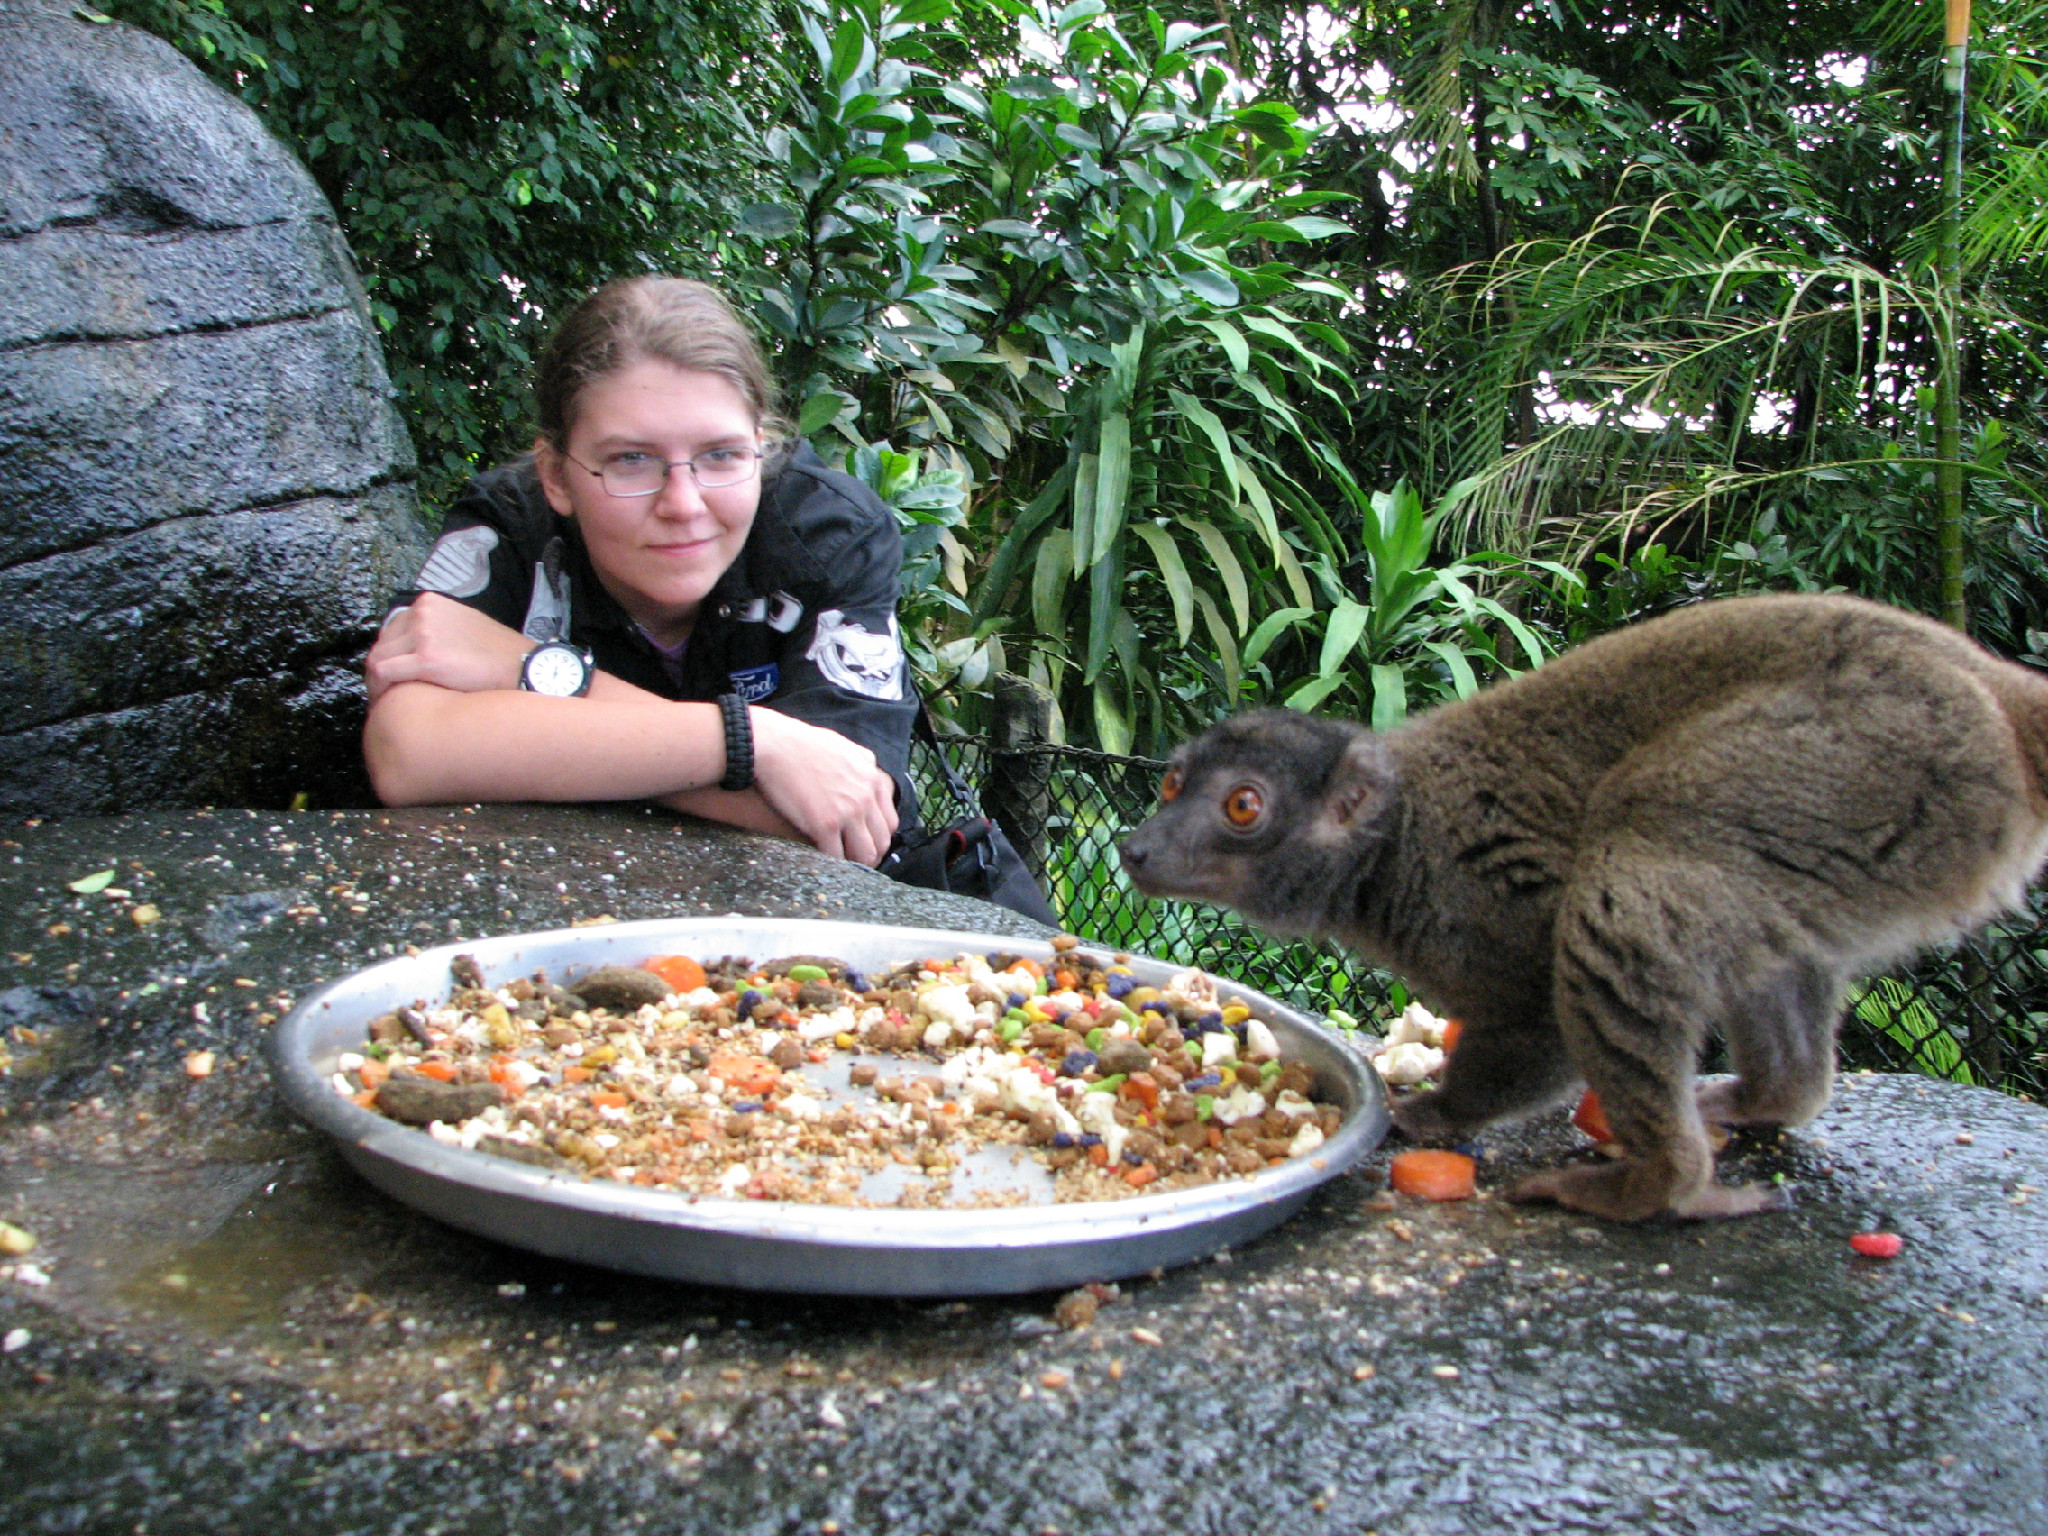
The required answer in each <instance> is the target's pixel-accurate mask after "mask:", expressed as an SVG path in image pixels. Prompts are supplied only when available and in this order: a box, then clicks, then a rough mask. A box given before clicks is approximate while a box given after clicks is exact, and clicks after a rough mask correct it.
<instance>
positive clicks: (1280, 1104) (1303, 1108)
mask: <svg viewBox="0 0 2048 1536" xmlns="http://www.w3.org/2000/svg"><path fill="white" fill-rule="evenodd" d="M1273 1107H1274V1108H1275V1109H1277V1110H1279V1111H1280V1113H1281V1114H1283V1115H1286V1116H1288V1117H1289V1118H1290V1119H1294V1120H1299V1119H1300V1118H1301V1117H1302V1116H1303V1115H1313V1114H1314V1113H1315V1112H1316V1107H1315V1105H1313V1104H1311V1103H1309V1101H1308V1100H1307V1099H1305V1098H1303V1097H1302V1096H1301V1095H1300V1094H1298V1093H1296V1092H1295V1091H1294V1090H1293V1089H1292V1088H1282V1089H1281V1090H1280V1095H1279V1097H1278V1098H1276V1099H1274V1100H1273Z"/></svg>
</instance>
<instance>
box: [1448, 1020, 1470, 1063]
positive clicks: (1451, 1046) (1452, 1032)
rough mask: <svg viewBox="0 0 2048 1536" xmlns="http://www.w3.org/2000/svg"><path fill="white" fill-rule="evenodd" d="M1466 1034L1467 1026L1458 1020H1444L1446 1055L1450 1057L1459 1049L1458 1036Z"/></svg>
mask: <svg viewBox="0 0 2048 1536" xmlns="http://www.w3.org/2000/svg"><path fill="white" fill-rule="evenodd" d="M1463 1033H1465V1026H1464V1025H1462V1024H1460V1023H1459V1022H1458V1021H1457V1020H1456V1019H1445V1020H1444V1054H1445V1055H1446V1056H1448V1055H1450V1054H1451V1052H1453V1051H1455V1050H1456V1049H1457V1048H1458V1036H1460V1035H1462V1034H1463Z"/></svg>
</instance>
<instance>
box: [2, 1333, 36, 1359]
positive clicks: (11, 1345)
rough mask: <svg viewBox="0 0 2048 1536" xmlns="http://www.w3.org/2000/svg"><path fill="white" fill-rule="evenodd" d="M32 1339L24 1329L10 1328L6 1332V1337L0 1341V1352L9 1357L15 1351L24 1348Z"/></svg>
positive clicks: (31, 1335)
mask: <svg viewBox="0 0 2048 1536" xmlns="http://www.w3.org/2000/svg"><path fill="white" fill-rule="evenodd" d="M33 1337H34V1335H33V1334H31V1333H30V1332H29V1331H28V1330H27V1329H26V1328H10V1329H8V1330H7V1337H6V1338H4V1339H0V1352H4V1353H6V1354H10V1355H11V1354H13V1353H14V1352H15V1351H16V1350H17V1349H21V1348H24V1347H26V1345H27V1344H28V1341H29V1340H30V1339H31V1338H33Z"/></svg>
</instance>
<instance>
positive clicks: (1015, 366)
mask: <svg viewBox="0 0 2048 1536" xmlns="http://www.w3.org/2000/svg"><path fill="white" fill-rule="evenodd" d="M996 355H997V356H998V357H1000V358H1001V359H1002V360H1003V366H1004V367H1005V368H1008V369H1009V370H1010V376H1011V377H1012V378H1018V379H1021V378H1023V377H1024V375H1025V374H1027V373H1029V372H1030V371H1031V355H1030V354H1029V353H1028V352H1026V351H1025V350H1024V349H1023V348H1022V347H1020V346H1018V345H1017V343H1015V342H1014V341H1012V340H1010V338H1009V337H1007V336H999V337H997V338H996Z"/></svg>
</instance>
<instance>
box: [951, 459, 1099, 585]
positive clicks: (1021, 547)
mask: <svg viewBox="0 0 2048 1536" xmlns="http://www.w3.org/2000/svg"><path fill="white" fill-rule="evenodd" d="M1073 478H1074V467H1073V465H1071V464H1062V465H1061V466H1060V467H1059V469H1058V471H1057V472H1056V473H1055V474H1054V475H1053V477H1052V479H1051V480H1049V481H1047V482H1046V485H1045V489H1043V490H1042V491H1040V492H1039V493H1038V494H1037V495H1036V496H1035V497H1033V498H1032V500H1031V504H1030V505H1029V506H1028V507H1026V508H1025V509H1024V510H1023V511H1022V512H1020V513H1018V514H1017V520H1016V522H1015V523H1014V524H1012V525H1011V528H1010V531H1009V532H1008V533H1007V534H1005V535H1004V536H1003V542H1002V543H1001V544H999V545H997V546H996V552H995V556H994V558H993V559H991V560H990V561H989V566H988V572H987V574H986V575H984V576H983V577H982V579H981V587H980V589H979V590H978V591H977V592H976V593H975V595H974V606H973V608H972V609H971V610H970V612H971V613H972V615H973V617H974V621H975V622H976V623H977V624H980V623H982V622H984V621H986V620H987V619H989V618H990V617H991V616H992V615H993V614H994V613H995V611H996V609H997V608H998V607H1000V606H1001V605H1002V604H1003V603H1004V602H1005V601H1006V600H1007V598H1008V597H1009V592H1010V582H1011V581H1012V580H1013V579H1014V578H1015V576H1016V574H1017V568H1018V566H1019V565H1020V564H1021V563H1022V561H1023V558H1024V551H1025V550H1026V548H1028V547H1029V544H1030V540H1031V538H1032V537H1033V536H1034V535H1035V534H1036V533H1037V532H1038V530H1039V529H1040V528H1042V527H1044V526H1045V524H1046V523H1047V522H1048V521H1050V520H1051V519H1052V518H1053V517H1054V516H1055V515H1056V514H1057V513H1058V512H1059V509H1060V508H1061V507H1062V506H1063V505H1065V503H1066V499H1067V487H1068V486H1069V485H1070V484H1071V483H1072V481H1073Z"/></svg>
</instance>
